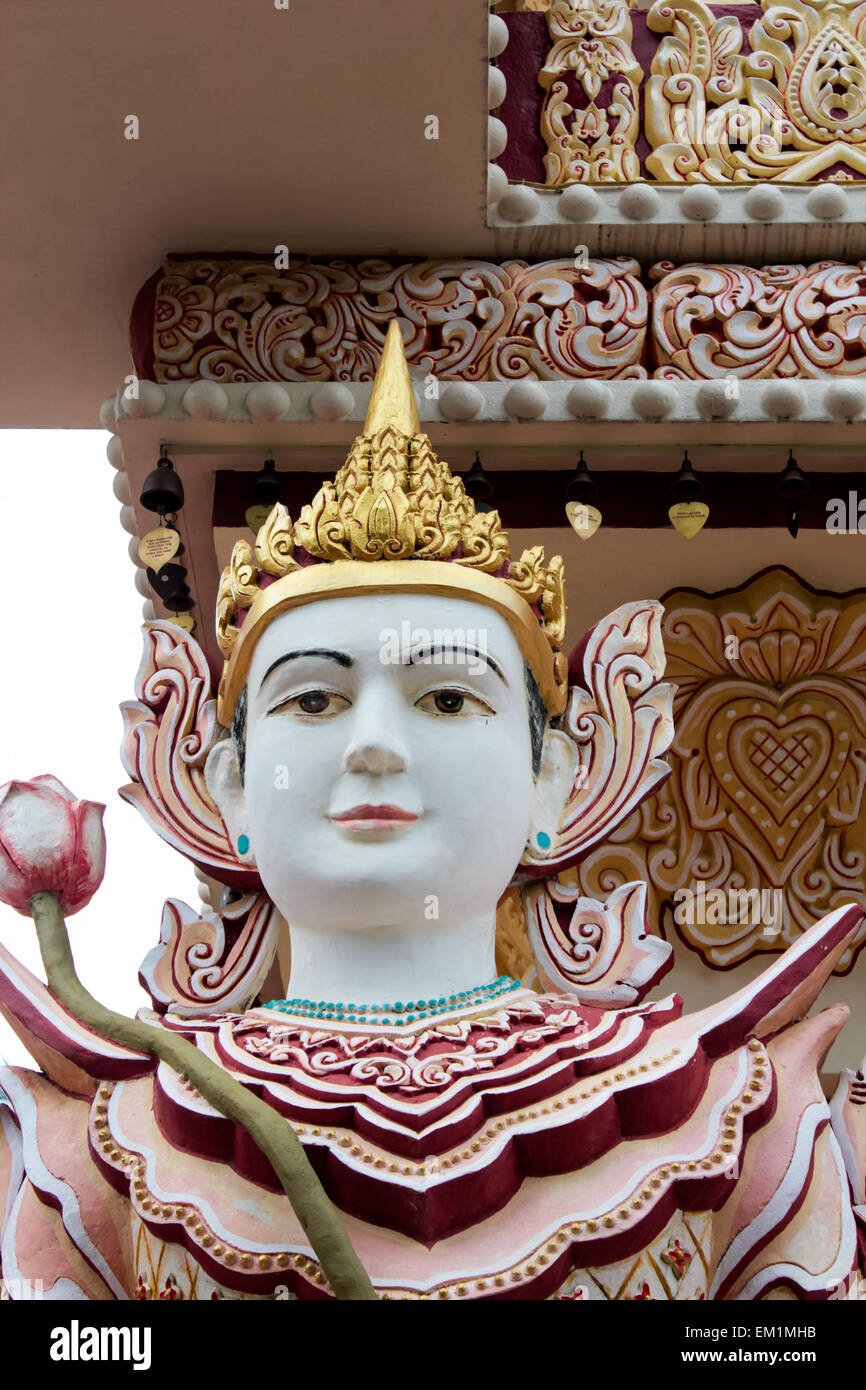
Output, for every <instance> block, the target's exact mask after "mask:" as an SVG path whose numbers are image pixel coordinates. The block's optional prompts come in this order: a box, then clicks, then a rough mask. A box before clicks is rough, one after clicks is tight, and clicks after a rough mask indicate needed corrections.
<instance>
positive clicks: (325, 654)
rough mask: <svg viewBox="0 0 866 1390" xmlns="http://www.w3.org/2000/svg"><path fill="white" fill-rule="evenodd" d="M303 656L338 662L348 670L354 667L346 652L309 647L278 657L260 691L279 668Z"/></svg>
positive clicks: (265, 676) (263, 679)
mask: <svg viewBox="0 0 866 1390" xmlns="http://www.w3.org/2000/svg"><path fill="white" fill-rule="evenodd" d="M303 656H317V657H322V658H323V659H324V660H325V661H336V663H337V665H338V666H343V667H344V668H345V669H346V670H348V669H349V668H350V667H351V666H353V665H354V662H353V661H352V658H351V657H350V656H348V655H347V654H346V652H332V651H329V650H328V648H327V647H307V648H305V649H304V650H302V651H297V652H284V653H283V655H282V656H278V657H277V659H276V661H273V662H271V664H270V666H269V667H268V669H267V671H265V674H264V675H263V676H262V678H261V681H260V682H259V690H261V689H262V686H263V685H264V683H265V681H266V680H267V678H268V676H271V675H273V673H274V671H276V669H277V667H278V666H284V665H285V663H286V662H287V661H297V660H299V658H300V657H303Z"/></svg>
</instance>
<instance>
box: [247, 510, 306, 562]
mask: <svg viewBox="0 0 866 1390" xmlns="http://www.w3.org/2000/svg"><path fill="white" fill-rule="evenodd" d="M294 548H295V542H294V536H293V534H292V519H291V517H290V516H289V514H288V512H287V511H286V509H285V507H284V506H283V505H282V503H277V505H276V506H275V507H274V508H273V510H272V511H271V512H270V513H269V515H268V518H267V521H266V522H265V524H264V525H263V526H262V527H261V528H260V530H259V533H258V535H257V537H256V560H257V561H258V565H259V568H260V569H263V570H264V572H265V574H273V575H282V574H290V573H291V571H292V569H297V568H298V562H297V560H294V559H293V558H292V552H293V550H294Z"/></svg>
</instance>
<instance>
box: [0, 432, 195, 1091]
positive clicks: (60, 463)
mask: <svg viewBox="0 0 866 1390" xmlns="http://www.w3.org/2000/svg"><path fill="white" fill-rule="evenodd" d="M109 438H110V435H108V434H107V433H106V432H105V431H104V430H3V431H2V432H0V449H2V455H0V577H2V581H3V588H4V592H5V595H6V597H5V602H4V604H3V615H4V626H3V633H2V643H3V646H2V657H0V784H2V783H3V782H8V781H10V780H11V779H12V778H19V779H22V780H26V779H28V778H30V777H35V776H37V775H38V774H39V773H42V772H50V773H53V774H54V775H55V776H56V777H59V778H60V780H61V782H63V783H64V784H65V785H66V786H67V787H69V789H70V791H72V792H74V794H75V795H76V796H77V797H80V798H81V799H83V800H88V801H102V802H105V805H106V808H107V809H106V812H105V820H104V824H105V834H106V840H107V844H108V854H107V859H106V868H105V879H104V880H103V883H102V886H101V888H100V889H99V891H98V892H97V893H96V895H95V897H94V898H93V899H92V900H91V902H90V904H89V905H88V906H87V907H85V908H82V910H81V911H80V912H78V913H76V914H75V916H74V917H70V918H69V919H68V921H67V925H68V928H69V938H70V941H71V943H72V951H73V954H74V956H75V962H76V966H77V969H78V973H79V975H80V976H81V979H82V981H83V983H84V984H85V985H86V987H87V988H88V989H89V990H90V992H91V993H92V994H94V995H95V996H96V998H97V999H99V1000H100V1002H101V1003H103V1004H107V1005H109V1006H110V1007H112V1008H115V1009H118V1010H119V1011H121V1012H123V1013H127V1014H132V1013H134V1012H135V1010H136V1009H137V1008H139V1007H140V1006H141V1005H142V1004H144V1005H149V1003H150V1001H149V999H148V997H147V995H146V994H145V993H144V991H143V990H142V989H141V987H140V985H139V984H138V978H137V977H138V967H139V965H140V964H141V961H142V960H143V959H144V957H145V955H146V954H147V952H148V951H149V950H150V949H151V947H152V946H154V945H155V944H156V942H157V941H158V940H159V926H160V919H161V916H162V906H163V902H164V900H165V899H166V898H169V897H171V898H181V899H183V900H184V901H185V902H188V903H189V904H190V905H191V906H196V907H197V906H198V904H199V898H198V892H197V882H196V879H195V876H194V874H193V871H192V867H191V865H190V864H189V863H188V862H187V861H186V860H185V859H184V858H183V857H182V856H181V855H179V854H177V853H176V852H175V851H174V850H172V849H170V848H169V847H168V845H166V844H164V843H163V842H162V840H160V839H159V837H158V836H157V835H156V834H155V833H154V832H153V831H152V830H151V829H150V828H149V827H148V825H147V823H146V822H145V821H144V820H143V818H142V817H141V816H140V815H139V813H138V811H136V810H135V808H134V807H132V806H128V805H127V804H126V803H125V802H123V801H121V799H120V797H119V796H118V794H117V789H118V787H121V786H123V785H124V784H125V783H127V782H128V781H129V778H128V777H127V775H126V773H125V772H124V769H123V765H122V763H121V761H120V742H121V732H122V725H121V718H120V711H119V708H118V706H119V705H120V703H121V701H122V700H131V699H134V698H135V676H136V672H137V670H138V663H139V659H140V656H141V630H140V629H141V623H142V617H141V608H142V604H143V602H144V600H143V599H142V597H141V595H140V594H139V593H138V591H137V589H136V588H135V583H134V576H135V567H134V565H133V563H132V561H131V560H130V558H129V554H128V549H127V547H128V544H129V536H128V535H127V533H126V532H125V531H124V530H122V528H121V525H120V520H119V516H120V503H119V502H118V501H117V499H116V498H115V496H114V493H113V491H112V482H113V479H114V469H113V468H112V467H111V464H110V463H109V462H108V459H107V458H106V456H105V446H106V444H107V443H108V440H109ZM13 596H14V597H13ZM0 941H2V942H3V944H4V946H6V948H7V949H8V950H9V951H11V952H12V954H13V955H14V956H16V957H17V958H18V960H20V961H21V962H22V963H23V964H24V965H26V966H27V967H28V969H30V970H32V971H33V972H34V973H35V974H38V975H39V976H40V978H42V979H44V978H45V976H44V972H43V970H42V963H41V961H40V958H39V950H38V947H37V945H36V933H35V930H34V927H33V923H32V922H31V921H30V919H29V918H27V917H22V916H20V915H19V914H18V913H17V912H14V911H13V910H12V908H10V907H6V906H4V905H3V904H0ZM0 1059H2V1060H3V1061H5V1062H9V1063H12V1064H14V1065H19V1066H30V1067H34V1066H35V1065H36V1064H35V1063H34V1062H33V1060H32V1059H31V1058H30V1056H29V1054H28V1053H27V1052H26V1050H25V1048H24V1046H23V1045H22V1044H21V1043H20V1042H19V1041H18V1039H17V1037H16V1036H15V1034H14V1033H13V1032H12V1030H11V1028H9V1026H8V1025H7V1023H6V1021H5V1020H4V1019H3V1018H0Z"/></svg>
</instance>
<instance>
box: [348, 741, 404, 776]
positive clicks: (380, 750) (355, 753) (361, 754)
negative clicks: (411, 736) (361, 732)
mask: <svg viewBox="0 0 866 1390" xmlns="http://www.w3.org/2000/svg"><path fill="white" fill-rule="evenodd" d="M405 770H406V757H405V754H404V753H403V751H402V750H401V749H400V748H399V747H398V746H397V745H396V744H394V743H392V742H390V741H388V742H385V741H384V740H374V741H372V742H371V741H369V740H367V741H364V742H359V743H354V744H352V746H351V747H350V748H349V749H348V750H347V752H346V771H347V772H367V773H371V774H372V775H374V776H383V775H384V774H385V773H388V772H405Z"/></svg>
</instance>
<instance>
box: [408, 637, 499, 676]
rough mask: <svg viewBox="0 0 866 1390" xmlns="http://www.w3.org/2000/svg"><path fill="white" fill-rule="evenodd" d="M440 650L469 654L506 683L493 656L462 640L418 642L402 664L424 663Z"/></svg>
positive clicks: (449, 653)
mask: <svg viewBox="0 0 866 1390" xmlns="http://www.w3.org/2000/svg"><path fill="white" fill-rule="evenodd" d="M440 652H441V653H443V654H444V655H451V654H452V653H458V652H459V653H460V654H461V655H463V656H471V657H475V658H476V659H477V660H478V661H484V662H486V664H487V665H488V666H489V667H490V669H491V671H495V672H496V674H497V676H498V677H499V679H500V680H501V681H502V682H503V684H504V685H508V677H507V676H506V674H505V672H504V671H503V670H502V667H501V666H499V664H498V663H497V662H495V661H494V660H493V657H492V656H490V654H489V653H488V652H486V651H485V652H482V651H479V649H478V648H477V647H469V646H465V645H464V644H463V643H462V642H432V643H430V644H429V646H428V644H427V643H426V642H425V643H420V644H419V646H418V650H417V651H412V652H410V653H409V660H408V661H407V662H405V663H404V664H405V665H406V666H420V665H422V664H426V661H427V660H429V658H430V657H431V656H436V655H438V654H439V653H440ZM422 653H423V656H424V658H425V662H424V663H422V661H421V659H420V658H421V655H422Z"/></svg>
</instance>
